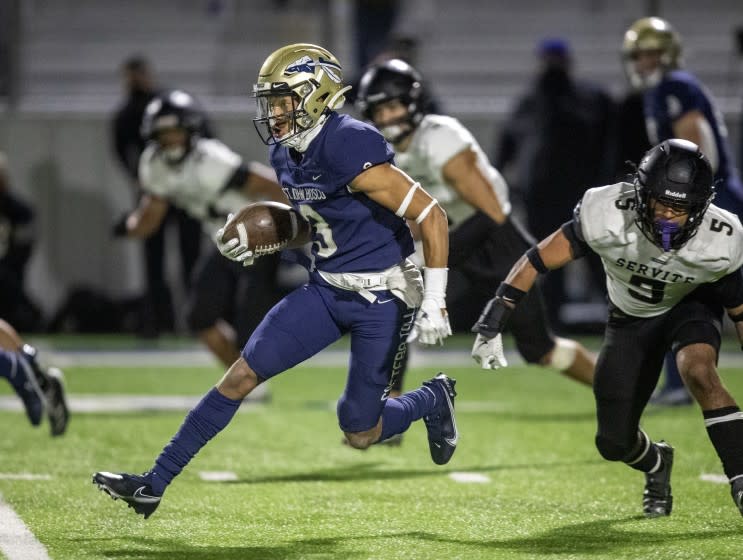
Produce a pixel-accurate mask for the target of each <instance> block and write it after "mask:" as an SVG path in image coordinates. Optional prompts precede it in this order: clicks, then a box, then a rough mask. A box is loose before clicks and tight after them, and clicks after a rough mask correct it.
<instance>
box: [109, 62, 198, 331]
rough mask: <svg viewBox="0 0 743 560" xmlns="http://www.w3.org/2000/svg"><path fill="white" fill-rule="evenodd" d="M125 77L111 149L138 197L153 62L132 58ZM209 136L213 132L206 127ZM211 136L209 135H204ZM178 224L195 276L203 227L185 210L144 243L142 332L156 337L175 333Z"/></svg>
mask: <svg viewBox="0 0 743 560" xmlns="http://www.w3.org/2000/svg"><path fill="white" fill-rule="evenodd" d="M121 71H122V77H123V80H124V87H125V89H126V94H127V98H126V100H125V102H124V104H123V105H122V106H121V107H120V108H119V109H118V110H117V111H116V114H115V115H114V119H113V123H112V137H113V147H114V151H115V154H116V158H117V160H118V161H119V163H120V164H121V167H122V169H123V170H124V172H125V173H126V174H127V176H128V178H129V180H130V182H131V184H132V185H133V186H134V188H135V191H136V196H137V198H139V197H140V196H141V195H142V192H141V186H140V184H139V179H138V176H137V170H138V165H139V156H140V155H141V154H142V152H143V151H144V148H145V143H146V140H145V139H144V138H142V136H141V130H140V129H141V125H142V117H143V115H144V110H145V107H146V106H147V104H148V103H149V102H150V101H152V99H153V98H154V97H155V96H156V95H157V94H158V92H159V89H158V88H157V87H156V86H155V81H154V78H153V76H152V70H151V67H150V64H149V62H148V61H147V60H146V59H145V58H143V57H141V56H132V57H130V58H128V59H126V60H125V61H124V63H123V65H122V70H121ZM205 126H206V130H205V132H207V133H208V132H209V130H208V125H205ZM206 135H207V136H209V135H210V134H206ZM168 223H174V225H176V226H177V228H178V241H179V245H180V257H181V267H182V271H183V274H182V277H183V278H184V280H185V281H186V282H188V280H189V279H190V278H191V272H192V271H193V268H194V265H195V263H196V260H197V259H198V257H199V250H200V246H201V226H200V224H199V222H198V221H197V220H194V219H193V218H191V217H190V216H188V214H186V213H185V212H183V211H182V210H180V209H178V208H175V207H172V208H170V210H169V212H168V216H167V217H166V219H165V220H163V223H162V225H161V226H160V227H159V228H158V230H157V231H156V232H155V233H154V234H153V235H152V236H151V237H149V238H147V239H146V240H145V241H144V252H145V275H146V284H147V285H146V293H145V297H144V299H143V305H142V308H141V334H142V335H144V336H157V335H158V334H159V333H160V332H161V331H167V330H173V328H174V323H175V318H174V313H173V301H172V295H171V291H170V289H169V288H168V285H167V283H166V281H165V270H164V269H165V256H164V250H165V228H166V226H167V224H168Z"/></svg>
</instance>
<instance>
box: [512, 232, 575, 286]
mask: <svg viewBox="0 0 743 560" xmlns="http://www.w3.org/2000/svg"><path fill="white" fill-rule="evenodd" d="M536 249H537V250H536V255H535V254H534V253H532V256H531V257H529V256H527V255H523V256H522V257H521V258H520V259H519V260H518V261H516V264H514V265H513V268H511V272H509V273H508V277H507V278H506V280H505V283H506V284H509V285H510V286H513V287H514V288H516V289H519V290H521V291H523V292H528V291H529V290H530V289H531V287H532V286H533V285H534V282H535V281H536V279H537V276H538V275H539V272H540V271H538V270H537V268H536V266H535V265H534V264H533V262H532V261H535V262H538V261H536V259H537V258H538V259H541V262H542V263H543V265H544V267H545V268H546V269H547V270H555V269H558V268H562V267H563V266H565V265H566V264H568V263H569V262H570V261H572V260H573V252H572V250H571V248H570V241H568V238H567V237H565V234H564V233H563V232H562V230H561V229H558V230H557V231H555V232H554V233H553V234H552V235H550V236H549V237H547V238H545V239H543V240H542V241H540V243H539V244H538V245H537V247H536ZM531 251H534V249H532V250H531Z"/></svg>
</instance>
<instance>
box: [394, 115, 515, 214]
mask: <svg viewBox="0 0 743 560" xmlns="http://www.w3.org/2000/svg"><path fill="white" fill-rule="evenodd" d="M467 149H470V150H473V151H474V152H475V154H476V155H477V164H478V165H479V166H480V169H481V170H482V173H483V175H484V176H485V177H487V178H488V180H489V181H490V184H491V185H493V190H494V191H495V195H496V197H497V198H498V202H499V203H500V205H501V208H502V210H503V212H504V213H505V214H506V215H508V214H510V212H511V203H510V202H509V200H508V185H507V184H506V181H505V180H504V179H503V177H502V176H501V174H500V173H499V172H498V170H497V169H495V168H494V167H493V166H492V165H491V164H490V161H489V160H488V158H487V156H486V155H485V153H484V152H483V151H482V148H481V147H480V144H479V143H478V142H477V140H475V137H474V136H472V134H471V133H470V131H469V130H467V129H466V128H465V127H464V126H463V125H462V123H460V122H459V121H458V120H457V119H455V118H453V117H447V116H444V115H426V116H425V117H423V120H421V122H420V124H419V125H418V127H417V128H416V129H415V131H413V134H412V136H411V140H410V144H409V146H408V148H407V149H406V150H405V151H404V152H401V151H395V165H397V167H399V168H400V169H402V170H403V171H405V173H407V174H408V175H410V176H411V177H412V178H413V180H415V181H418V182H420V184H421V186H422V187H423V188H424V189H426V191H427V192H428V193H429V194H430V195H431V196H433V197H434V198H435V199H436V200H438V201H439V204H440V205H441V206H442V207H443V208H444V210H446V215H447V216H448V217H449V222H450V227H451V229H454V228H456V226H457V225H459V224H460V223H461V222H463V221H464V220H466V219H467V218H469V217H470V216H471V215H472V214H474V213H475V209H474V208H473V207H472V206H471V205H470V204H469V203H468V202H466V201H464V200H462V198H461V197H460V196H459V193H458V192H457V191H456V190H455V189H453V188H452V187H450V186H449V185H448V184H447V183H446V181H445V180H444V176H443V172H442V171H443V168H444V166H445V165H446V164H447V163H448V162H449V160H450V159H451V158H453V157H454V156H456V155H457V154H459V153H461V152H463V151H464V150H467Z"/></svg>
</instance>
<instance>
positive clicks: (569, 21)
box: [0, 0, 743, 314]
mask: <svg viewBox="0 0 743 560" xmlns="http://www.w3.org/2000/svg"><path fill="white" fill-rule="evenodd" d="M400 4H401V9H402V12H401V13H400V15H399V17H398V19H397V23H396V24H395V28H394V30H393V31H394V33H395V34H397V35H399V36H406V37H412V38H413V39H415V40H416V41H417V44H418V50H417V63H418V66H419V67H420V69H421V70H422V71H423V73H424V75H425V76H426V77H427V79H428V81H429V83H430V84H431V85H432V87H433V90H434V92H435V94H436V95H437V97H438V98H439V100H440V101H441V104H442V106H443V108H444V110H445V111H446V112H447V113H450V114H452V115H454V116H457V117H459V118H460V119H461V120H462V121H463V122H464V124H465V125H466V126H467V127H468V128H470V130H472V131H473V132H474V133H475V135H476V137H477V138H478V140H479V141H480V142H481V144H482V145H483V147H484V148H485V149H486V151H488V152H490V151H491V148H492V147H493V143H494V138H495V136H496V134H497V132H498V130H499V127H500V125H501V124H502V122H503V120H504V118H505V116H506V115H507V114H508V111H509V110H510V108H511V107H512V102H513V100H514V98H515V96H517V95H518V94H519V93H521V92H522V91H523V90H524V89H525V88H526V86H527V84H528V83H529V80H530V78H531V76H532V74H533V72H534V69H535V57H534V48H535V44H536V42H537V41H538V40H539V39H540V38H543V37H545V36H562V37H565V38H567V39H568V40H569V41H570V42H571V45H572V47H573V50H574V54H575V61H576V74H577V75H578V76H579V77H582V78H588V79H592V80H595V81H597V82H599V83H601V84H603V85H605V86H606V87H607V88H609V89H610V91H611V92H612V93H613V94H615V95H617V96H619V95H621V94H622V93H624V92H625V91H626V85H625V79H624V76H623V74H622V68H621V64H620V60H619V46H620V44H621V38H622V34H623V32H624V30H625V29H626V27H627V26H628V25H629V23H631V22H632V21H633V20H635V19H636V18H638V17H641V16H643V15H647V14H650V13H654V14H657V15H661V16H663V17H666V18H668V19H669V20H670V21H671V22H672V23H673V24H674V26H675V27H676V29H677V30H678V31H679V32H680V33H681V36H682V38H683V41H684V45H685V58H686V61H687V64H688V66H689V68H691V69H692V71H693V72H695V73H696V74H697V75H698V76H699V77H700V78H701V79H702V80H703V81H704V82H705V83H706V85H707V86H708V87H709V88H710V89H711V90H712V92H713V93H714V95H715V96H716V98H717V99H718V101H719V102H720V105H721V108H722V109H723V112H724V115H725V118H726V121H727V124H728V126H729V129H730V132H731V141H732V144H733V147H734V151H735V153H736V154H738V153H740V148H739V146H740V133H739V129H740V126H739V124H740V109H741V104H742V103H743V101H742V97H741V90H742V88H743V78H742V77H741V76H742V75H743V70H742V69H743V58H741V56H740V53H739V52H738V47H737V44H736V40H735V31H736V28H737V27H739V26H741V25H743V10H741V4H740V1H739V0H714V1H712V2H707V3H704V5H700V3H699V2H698V1H693V0H673V1H670V0H668V1H661V0H656V1H651V0H623V1H608V0H563V1H561V2H549V1H544V0H521V1H519V2H510V1H506V0H460V1H458V2H451V1H448V0H406V1H404V2H401V3H400ZM352 11H353V2H351V1H348V0H308V1H297V0H244V1H241V0H128V1H127V2H120V1H117V0H3V1H2V2H0V150H2V151H5V152H6V153H7V154H8V157H9V162H10V173H11V179H12V181H11V182H12V185H13V186H14V188H15V189H16V190H17V191H19V192H20V193H21V194H22V195H25V196H26V197H27V198H28V199H30V200H31V201H32V202H33V203H34V204H35V206H36V208H37V210H38V216H37V224H38V228H39V235H38V242H37V245H36V248H35V252H34V256H33V260H32V263H31V265H30V270H29V274H28V286H27V288H28V290H29V292H30V294H31V296H32V298H33V299H34V300H35V301H37V302H38V303H39V304H40V305H41V307H42V309H43V310H44V312H45V313H47V314H48V313H51V312H52V311H53V310H54V309H55V308H56V307H57V306H58V305H59V304H60V302H61V301H62V300H63V298H64V297H65V295H66V293H67V291H68V290H69V288H70V287H72V286H79V285H86V286H90V287H92V288H96V289H100V290H103V291H105V292H106V293H109V294H110V295H111V296H113V297H120V296H127V295H132V294H136V293H138V292H139V291H140V290H141V286H142V282H143V280H142V270H141V267H142V265H141V262H142V261H141V259H140V258H138V256H137V251H139V250H140V244H139V243H136V242H121V241H117V242H113V241H112V240H111V239H110V236H109V231H110V226H111V223H112V222H113V221H114V220H115V218H116V217H118V216H119V215H120V214H121V213H122V212H123V211H124V210H126V209H128V208H129V207H130V206H131V204H132V196H131V192H130V190H129V188H128V186H127V185H126V183H125V177H124V176H123V174H122V172H121V171H120V169H119V168H118V166H117V164H116V162H115V160H114V157H113V155H112V150H111V148H110V137H109V120H110V118H111V115H112V113H113V111H114V110H115V108H116V106H117V105H118V104H119V102H120V100H121V99H122V95H123V91H122V85H121V81H120V75H119V69H120V65H121V62H122V61H123V60H124V59H125V58H126V57H128V56H130V55H132V54H135V53H137V54H141V55H144V56H146V57H147V58H149V59H150V61H151V62H152V63H153V67H154V70H155V75H156V76H157V78H158V83H159V84H161V85H164V86H173V87H179V88H184V89H186V90H187V91H190V92H192V93H194V94H195V95H197V96H198V97H199V98H200V99H201V100H202V102H203V103H204V105H205V107H206V109H207V110H208V111H209V112H210V114H211V116H212V118H213V120H214V123H215V125H216V129H217V132H218V134H219V136H220V137H221V138H222V139H223V140H224V141H225V142H226V143H227V144H228V145H230V146H232V147H233V148H234V149H235V150H236V151H238V152H240V153H241V154H243V155H244V156H245V157H246V158H247V159H256V160H259V161H265V160H266V150H265V147H264V146H263V145H262V144H261V143H260V141H259V139H258V137H257V135H256V134H255V132H254V130H253V127H252V124H251V118H252V116H253V113H254V109H253V101H252V99H251V98H250V88H251V85H252V82H253V80H254V77H255V75H256V72H257V70H258V68H259V67H260V64H261V62H262V61H263V59H264V58H265V56H266V55H267V54H268V53H269V52H271V51H272V50H273V49H275V48H277V47H279V46H280V45H282V44H285V43H288V42H299V41H307V42H315V43H320V44H323V45H325V46H327V47H329V48H330V50H331V51H333V52H334V53H335V54H336V55H337V56H338V57H339V59H340V60H341V62H342V63H343V64H344V69H345V73H346V75H347V76H348V77H352V76H354V75H355V74H357V73H358V72H359V70H360V69H359V68H356V67H355V65H354V61H355V53H354V40H355V34H356V31H357V30H356V28H355V27H354V23H353V14H352Z"/></svg>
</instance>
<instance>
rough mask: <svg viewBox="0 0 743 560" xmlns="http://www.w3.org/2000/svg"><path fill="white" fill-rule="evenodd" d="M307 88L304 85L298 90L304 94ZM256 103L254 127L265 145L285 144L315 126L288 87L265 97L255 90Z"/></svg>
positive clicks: (279, 88) (268, 93)
mask: <svg viewBox="0 0 743 560" xmlns="http://www.w3.org/2000/svg"><path fill="white" fill-rule="evenodd" d="M273 85H276V84H273ZM257 87H258V86H256V88H257ZM308 88H311V86H310V85H309V84H306V83H305V84H302V85H301V86H300V88H299V89H300V90H304V91H305V92H306V91H308ZM255 101H256V118H255V119H253V125H254V126H255V129H256V131H257V132H258V135H259V136H260V137H261V140H263V143H264V144H267V145H272V144H287V143H289V142H290V141H291V140H292V139H295V138H296V137H297V136H299V135H300V134H302V133H304V132H306V131H308V130H309V129H310V128H312V127H313V125H314V124H315V123H314V122H313V120H312V118H311V117H310V116H309V115H308V114H307V110H306V109H305V108H304V106H303V105H304V103H303V101H304V99H303V97H302V96H300V95H299V94H297V93H295V92H294V91H292V90H291V89H289V87H288V86H287V87H282V86H281V85H278V87H274V88H272V89H270V90H268V91H266V92H265V93H264V92H260V91H258V90H257V89H256V93H255Z"/></svg>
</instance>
